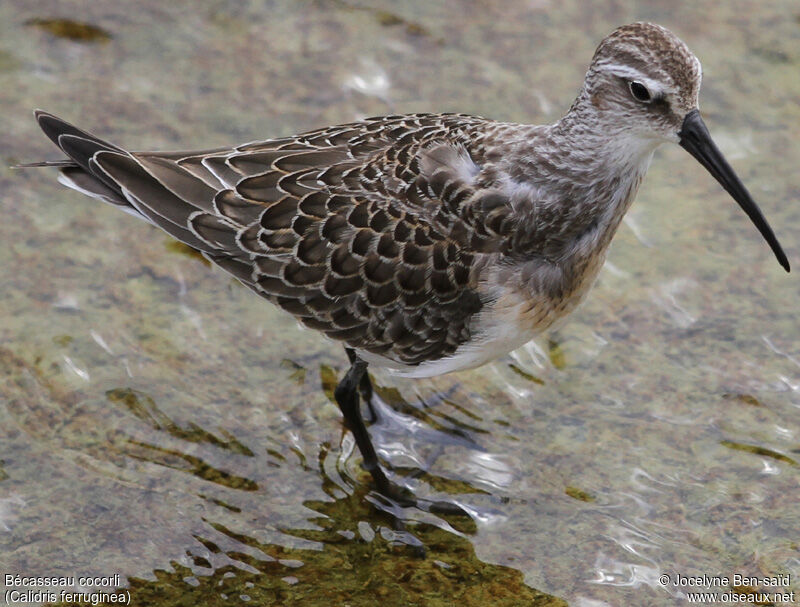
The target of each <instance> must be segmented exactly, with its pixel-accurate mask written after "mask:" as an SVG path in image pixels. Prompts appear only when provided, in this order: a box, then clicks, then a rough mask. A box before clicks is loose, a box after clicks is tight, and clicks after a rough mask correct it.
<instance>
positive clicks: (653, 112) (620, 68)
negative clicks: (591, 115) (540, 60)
mask: <svg viewBox="0 0 800 607" xmlns="http://www.w3.org/2000/svg"><path fill="white" fill-rule="evenodd" d="M701 79H702V69H701V66H700V61H699V60H698V59H697V57H695V56H694V54H693V53H692V52H691V51H690V50H689V48H688V47H687V46H686V44H685V43H684V42H683V41H682V40H681V39H680V38H678V37H677V36H676V35H675V34H673V33H672V32H670V31H669V30H668V29H666V28H663V27H661V26H660V25H655V24H653V23H632V24H630V25H624V26H622V27H620V28H618V29H616V30H615V31H614V32H612V33H611V34H610V35H608V36H607V37H606V38H605V39H604V40H603V41H602V42H601V43H600V45H599V46H598V47H597V50H596V51H595V54H594V57H593V58H592V63H591V65H590V66H589V70H588V72H587V75H586V91H585V93H586V94H587V97H588V100H589V101H590V102H591V103H592V105H594V106H595V108H597V110H599V111H600V113H601V114H602V113H603V111H604V110H611V111H612V112H613V113H615V114H616V115H617V116H619V117H620V118H621V119H625V120H627V121H628V124H629V125H630V126H631V128H632V129H634V130H636V129H638V130H639V131H647V130H649V131H651V133H650V134H651V135H660V136H662V137H664V138H666V139H669V140H672V141H675V140H676V136H677V135H676V134H677V132H678V131H679V130H680V128H681V125H682V122H683V118H684V116H686V114H687V113H688V112H689V111H690V110H692V109H696V108H697V106H698V98H699V94H700V82H701ZM620 124H622V123H620Z"/></svg>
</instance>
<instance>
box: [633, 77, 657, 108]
mask: <svg viewBox="0 0 800 607" xmlns="http://www.w3.org/2000/svg"><path fill="white" fill-rule="evenodd" d="M628 87H629V88H630V89H631V95H633V98H634V99H636V100H637V101H641V102H642V103H648V102H650V101H651V100H652V97H651V96H650V91H648V90H647V87H646V86H645V85H643V84H642V83H641V82H636V80H631V81H630V82H629V83H628Z"/></svg>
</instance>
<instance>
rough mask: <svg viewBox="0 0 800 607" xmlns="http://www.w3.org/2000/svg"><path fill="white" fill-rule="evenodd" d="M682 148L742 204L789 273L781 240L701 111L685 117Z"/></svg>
mask: <svg viewBox="0 0 800 607" xmlns="http://www.w3.org/2000/svg"><path fill="white" fill-rule="evenodd" d="M678 137H680V138H681V139H680V142H679V143H680V145H681V147H682V148H683V149H685V150H686V151H687V152H689V153H690V154H691V155H692V156H694V157H695V158H697V160H698V161H699V162H700V164H702V165H703V166H704V167H706V170H707V171H708V172H709V173H711V174H712V175H713V176H714V179H716V180H717V181H719V183H720V185H722V187H723V188H725V190H726V191H727V192H728V194H730V195H731V196H733V199H734V200H735V201H736V202H738V203H739V206H740V207H742V210H743V211H744V212H745V213H747V216H748V217H749V218H750V220H751V221H752V222H753V223H754V224H755V226H756V227H757V228H758V231H759V232H761V235H762V236H763V237H764V239H765V240H766V241H767V243H769V246H770V248H772V252H773V253H775V257H777V258H778V263H780V264H781V265H782V266H783V269H784V270H786V271H787V272H788V271H789V260H788V259H786V254H785V253H784V252H783V249H782V248H781V245H780V243H779V242H778V239H777V238H775V233H774V232H773V231H772V228H771V227H769V224H768V223H767V220H766V219H764V215H763V214H762V213H761V209H759V208H758V205H757V204H756V203H755V201H754V200H753V197H752V196H750V192H748V191H747V188H745V187H744V184H743V183H742V182H741V180H740V179H739V178H738V177H737V176H736V173H734V172H733V169H732V168H731V165H729V164H728V161H727V160H725V158H724V157H723V155H722V152H720V151H719V148H718V147H717V146H716V144H715V143H714V141H713V140H712V139H711V135H710V134H709V132H708V129H707V128H706V124H705V122H703V119H702V118H701V117H700V111H699V110H692V111H691V112H689V113H688V114H686V118H684V119H683V126H682V127H681V131H680V133H678Z"/></svg>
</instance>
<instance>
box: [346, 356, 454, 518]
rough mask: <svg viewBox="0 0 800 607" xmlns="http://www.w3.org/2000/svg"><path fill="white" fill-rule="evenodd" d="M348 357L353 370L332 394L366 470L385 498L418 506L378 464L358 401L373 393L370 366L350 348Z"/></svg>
mask: <svg viewBox="0 0 800 607" xmlns="http://www.w3.org/2000/svg"><path fill="white" fill-rule="evenodd" d="M351 353H352V354H351ZM347 355H348V356H349V357H350V362H351V365H350V369H349V370H348V371H347V374H346V375H345V376H344V378H343V379H342V381H340V382H339V385H338V386H336V390H334V392H333V394H334V397H335V398H336V402H337V404H338V405H339V409H341V411H342V415H343V416H344V421H345V424H346V425H347V428H348V429H349V430H350V432H352V433H353V438H355V439H356V445H358V450H359V451H361V457H363V458H364V468H366V470H367V472H369V473H370V474H371V475H372V480H373V481H375V485H376V486H377V488H378V491H379V492H380V493H381V494H382V495H385V496H386V497H388V498H390V499H391V500H394V501H395V502H397V503H398V504H400V505H401V506H419V505H420V503H419V501H418V500H416V499H414V498H413V497H409V495H408V494H407V493H406V492H405V491H404V490H403V489H402V488H401V487H398V486H397V485H395V484H394V483H392V482H391V481H390V480H389V479H388V478H386V474H385V473H384V472H383V470H382V469H381V466H380V463H379V462H378V454H377V453H375V447H373V446H372V440H371V439H370V437H369V433H368V432H367V427H366V426H365V425H364V419H363V418H362V417H361V407H360V406H359V402H358V394H359V392H361V394H362V395H363V394H366V395H371V394H372V385H371V384H370V382H369V377H367V363H366V362H364V361H363V360H361V359H360V358H358V356H357V355H356V354H355V352H353V351H352V350H349V349H348V352H347ZM365 380H366V381H365ZM425 503H426V504H427V505H428V507H427V509H428V510H430V511H432V512H437V513H440V514H456V515H459V516H461V515H466V516H469V514H468V513H466V512H465V511H464V510H462V509H461V508H460V507H459V506H457V505H455V504H450V503H448V502H428V501H427V500H425Z"/></svg>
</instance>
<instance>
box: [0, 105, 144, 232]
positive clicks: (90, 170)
mask: <svg viewBox="0 0 800 607" xmlns="http://www.w3.org/2000/svg"><path fill="white" fill-rule="evenodd" d="M33 115H34V117H35V118H36V121H37V122H38V123H39V126H40V127H41V129H42V131H44V134H45V135H47V137H48V138H49V139H50V140H51V141H52V142H53V143H55V144H56V145H57V146H58V147H59V148H60V149H61V151H62V152H64V154H66V155H67V158H65V159H64V160H45V161H42V162H31V163H27V164H19V165H17V166H15V167H14V168H18V169H28V168H35V167H58V168H59V169H61V171H60V175H59V178H58V180H59V182H61V183H62V184H63V185H65V186H67V187H69V188H72V189H73V190H77V191H79V192H81V193H82V194H86V195H87V196H91V197H93V198H98V199H100V200H102V201H104V202H108V203H110V204H113V205H114V206H117V207H121V208H122V210H124V211H127V212H129V213H131V214H133V215H136V216H138V217H141V215H140V214H139V213H138V212H137V211H136V209H134V208H133V207H132V206H131V205H130V203H129V202H128V200H127V199H126V198H125V196H124V195H123V193H122V190H121V189H120V187H119V185H118V184H117V183H115V182H114V181H112V180H111V179H109V178H108V176H107V175H106V174H105V173H104V172H103V171H102V170H101V169H100V168H99V167H98V166H97V164H96V163H95V160H94V156H95V154H97V152H117V153H120V154H126V155H127V152H125V150H123V149H121V148H118V147H117V146H115V145H114V144H112V143H109V142H108V141H104V140H102V139H100V138H99V137H95V136H94V135H92V134H91V133H87V132H86V131H84V130H81V129H79V128H78V127H76V126H73V125H71V124H70V123H68V122H66V121H64V120H62V119H61V118H59V117H58V116H54V115H53V114H50V113H48V112H45V111H42V110H36V111H34V113H33Z"/></svg>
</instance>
